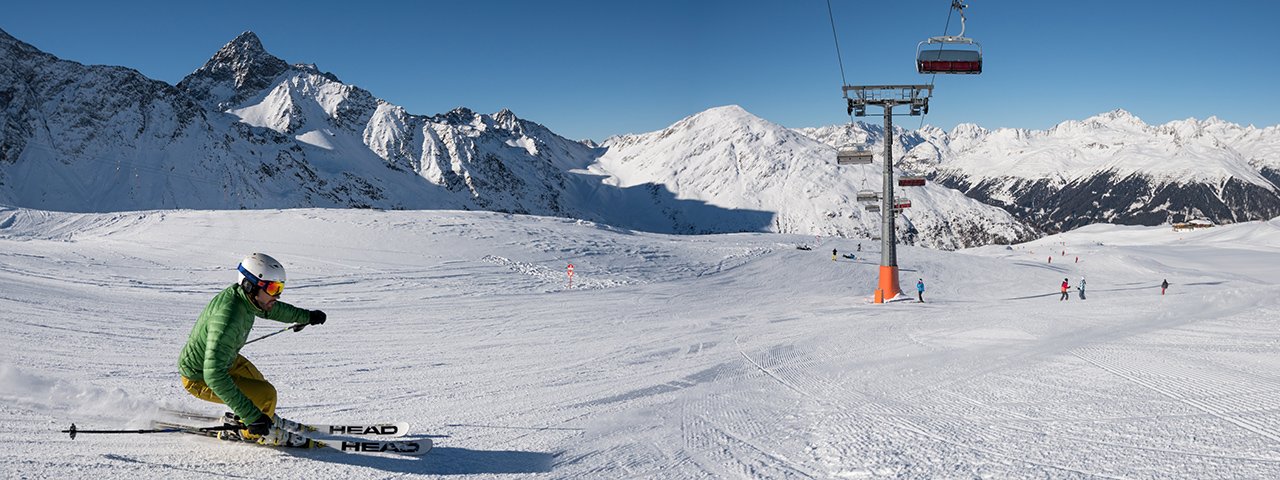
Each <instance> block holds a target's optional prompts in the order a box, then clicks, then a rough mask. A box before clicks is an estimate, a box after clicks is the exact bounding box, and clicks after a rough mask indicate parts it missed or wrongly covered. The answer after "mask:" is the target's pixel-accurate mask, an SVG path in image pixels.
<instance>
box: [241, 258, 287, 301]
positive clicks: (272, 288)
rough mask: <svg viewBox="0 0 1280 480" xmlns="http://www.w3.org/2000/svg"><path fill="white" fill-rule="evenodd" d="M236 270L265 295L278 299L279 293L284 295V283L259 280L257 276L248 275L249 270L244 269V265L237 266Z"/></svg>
mask: <svg viewBox="0 0 1280 480" xmlns="http://www.w3.org/2000/svg"><path fill="white" fill-rule="evenodd" d="M236 269H238V270H240V273H241V274H243V275H244V278H247V279H249V281H251V282H253V283H254V285H257V286H258V288H260V289H262V291H264V292H267V295H271V296H273V297H279V296H280V294H281V293H284V282H276V281H266V280H263V279H260V278H258V276H257V275H254V274H252V273H249V270H248V269H246V268H244V265H237V266H236Z"/></svg>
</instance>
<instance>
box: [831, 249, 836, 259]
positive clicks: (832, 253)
mask: <svg viewBox="0 0 1280 480" xmlns="http://www.w3.org/2000/svg"><path fill="white" fill-rule="evenodd" d="M831 261H833V262H834V261H836V249H834V248H833V249H831Z"/></svg>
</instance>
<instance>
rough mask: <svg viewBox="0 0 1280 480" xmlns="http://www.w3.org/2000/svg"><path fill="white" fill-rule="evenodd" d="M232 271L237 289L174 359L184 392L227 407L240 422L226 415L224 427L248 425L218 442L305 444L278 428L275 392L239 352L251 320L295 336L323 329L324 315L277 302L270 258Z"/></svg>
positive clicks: (216, 303)
mask: <svg viewBox="0 0 1280 480" xmlns="http://www.w3.org/2000/svg"><path fill="white" fill-rule="evenodd" d="M236 269H237V270H239V278H240V281H239V283H237V284H234V285H231V286H229V287H227V288H225V289H223V290H222V291H221V292H219V293H218V294H217V295H216V296H214V297H213V300H210V301H209V304H208V305H207V306H205V307H204V311H203V312H201V313H200V318H199V319H198V320H196V324H195V327H193V328H192V329H191V334H190V336H189V337H188V338H187V344H186V345H185V346H184V347H182V354H181V356H179V358H178V371H179V372H180V373H181V374H182V388H184V389H185V390H186V391H187V392H188V393H190V394H191V395H193V396H195V397H196V398H199V399H201V400H205V401H209V402H214V403H222V404H226V405H227V406H228V407H230V408H231V410H232V411H233V412H235V415H238V417H232V415H231V414H230V413H228V414H227V419H226V423H228V424H238V423H243V424H244V425H246V428H244V429H242V430H239V431H234V430H228V431H223V432H219V434H220V435H219V437H220V438H225V439H236V440H243V441H247V442H257V443H262V444H267V445H294V444H297V443H301V442H305V438H303V437H301V436H298V435H292V434H290V433H288V432H287V431H286V430H285V429H283V428H282V427H283V426H285V425H287V423H286V422H288V421H287V420H285V419H283V418H281V417H278V416H273V413H274V412H275V408H276V389H275V387H274V386H272V385H271V383H270V382H267V380H266V378H264V377H263V376H262V373H261V372H259V371H258V368H257V367H255V366H254V365H253V364H252V363H249V360H248V359H246V358H244V356H242V355H240V349H241V348H243V347H244V344H245V339H247V338H248V336H249V331H250V330H251V329H253V320H254V317H261V318H266V319H269V320H275V321H277V322H283V323H296V324H297V326H296V327H294V331H298V330H301V329H302V327H305V326H307V325H319V324H323V323H324V321H325V314H324V312H322V311H319V310H303V309H301V308H298V307H295V306H293V305H289V304H287V303H284V302H281V301H280V300H279V299H280V294H281V293H283V291H284V281H285V273H284V267H283V266H281V265H280V262H278V261H276V259H274V258H271V256H269V255H264V254H261V253H255V254H252V255H249V256H248V257H245V258H244V260H242V261H241V262H240V265H238V266H237V267H236Z"/></svg>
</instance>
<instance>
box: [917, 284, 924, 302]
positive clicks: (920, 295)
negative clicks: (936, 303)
mask: <svg viewBox="0 0 1280 480" xmlns="http://www.w3.org/2000/svg"><path fill="white" fill-rule="evenodd" d="M916 295H917V296H918V298H920V303H924V279H923V278H921V279H919V280H917V281H916Z"/></svg>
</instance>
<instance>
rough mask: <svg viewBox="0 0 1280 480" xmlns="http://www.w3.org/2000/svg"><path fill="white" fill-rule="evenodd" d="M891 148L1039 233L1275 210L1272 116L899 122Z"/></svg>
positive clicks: (865, 134) (1113, 115)
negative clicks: (1247, 120)
mask: <svg viewBox="0 0 1280 480" xmlns="http://www.w3.org/2000/svg"><path fill="white" fill-rule="evenodd" d="M842 130H851V131H852V132H851V133H849V134H842V133H841V131H842ZM881 130H882V129H880V128H879V127H872V126H869V125H866V124H861V123H858V124H854V125H852V126H833V127H822V128H816V129H802V130H801V131H802V132H804V133H805V134H806V135H810V136H812V137H814V138H817V139H819V140H821V141H823V142H825V143H828V144H831V145H840V144H842V143H847V142H856V141H859V140H863V139H864V138H866V139H869V140H870V141H871V142H872V143H879V142H881V141H882V138H883V132H882V131H881ZM903 133H904V132H899V133H898V134H899V135H903ZM895 147H897V148H896V153H895V157H899V156H900V158H902V163H901V166H902V167H903V168H904V169H906V170H908V171H912V172H916V173H921V174H926V175H928V176H929V177H931V178H932V179H933V180H935V181H937V182H939V183H942V184H943V185H947V186H950V187H952V188H956V189H959V190H962V191H964V192H965V193H966V194H967V195H969V196H971V197H974V198H978V199H980V200H983V201H985V202H987V203H990V204H993V205H998V206H1001V207H1003V208H1005V209H1007V210H1009V211H1010V212H1012V213H1013V214H1015V215H1017V216H1018V217H1019V218H1022V219H1023V220H1026V221H1028V222H1030V223H1032V224H1033V225H1036V226H1037V227H1039V228H1042V229H1044V230H1048V231H1056V230H1069V229H1072V228H1075V227H1079V226H1082V225H1087V224H1091V223H1099V222H1109V223H1121V224H1142V225H1156V224H1160V223H1163V222H1166V221H1168V220H1170V219H1171V218H1172V219H1174V220H1182V219H1183V218H1184V217H1205V218H1208V219H1210V220H1213V221H1215V222H1218V223H1232V222H1238V221H1244V220H1257V219H1267V218H1272V217H1274V216H1276V215H1280V188H1278V187H1277V185H1280V126H1271V127H1266V128H1257V127H1254V126H1248V127H1242V126H1240V125H1235V124H1232V123H1228V122H1225V121H1222V120H1220V119H1218V118H1214V117H1211V118H1209V119H1207V120H1196V119H1187V120H1181V121H1175V122H1169V123H1166V124H1164V125H1158V126H1152V125H1147V124H1145V123H1143V122H1142V121H1141V120H1140V119H1138V118H1137V117H1135V116H1134V115H1132V114H1130V113H1128V112H1126V111H1124V110H1115V111H1112V112H1107V113H1103V114H1100V115H1096V116H1093V117H1090V118H1087V119H1085V120H1083V121H1066V122H1063V123H1060V124H1058V125H1057V126H1055V127H1053V128H1051V129H1049V130H1045V131H1033V130H1023V129H999V130H994V131H990V130H987V129H984V128H981V127H979V126H977V125H972V124H962V125H959V126H957V127H956V128H954V129H953V130H952V131H951V132H943V131H942V130H940V129H937V128H932V127H928V128H925V129H922V130H919V131H916V132H905V135H904V136H903V138H902V141H901V146H899V145H895Z"/></svg>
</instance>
